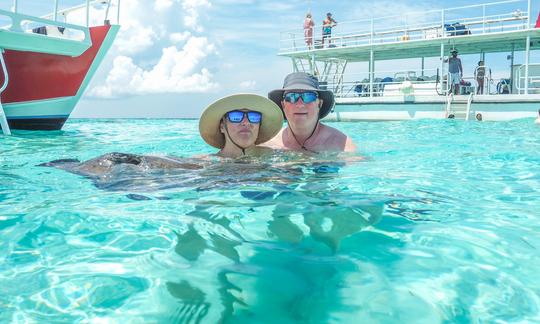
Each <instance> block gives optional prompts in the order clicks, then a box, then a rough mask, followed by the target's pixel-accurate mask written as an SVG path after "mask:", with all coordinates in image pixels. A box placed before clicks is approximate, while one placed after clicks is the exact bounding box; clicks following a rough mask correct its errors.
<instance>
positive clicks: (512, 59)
mask: <svg viewBox="0 0 540 324" xmlns="http://www.w3.org/2000/svg"><path fill="white" fill-rule="evenodd" d="M515 47H516V44H514V43H512V54H511V56H510V93H513V92H514V82H516V80H515V78H514V52H515ZM518 84H519V80H518Z"/></svg>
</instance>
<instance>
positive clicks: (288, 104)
mask: <svg viewBox="0 0 540 324" xmlns="http://www.w3.org/2000/svg"><path fill="white" fill-rule="evenodd" d="M268 98H270V100H272V101H273V102H275V103H276V104H277V105H278V106H279V107H281V109H282V111H283V114H284V115H285V118H286V119H287V123H288V125H287V127H285V128H284V129H282V130H281V132H279V134H278V135H277V136H276V137H274V138H273V139H272V140H271V141H270V142H269V143H267V144H266V145H268V146H270V147H274V148H282V149H288V150H304V151H310V152H322V151H345V152H352V151H354V150H355V149H356V147H355V145H354V144H353V142H352V140H351V138H350V137H348V136H347V135H345V134H343V133H342V132H340V131H338V130H337V129H335V128H332V127H330V126H326V125H324V124H322V123H321V122H320V119H322V118H324V117H325V116H326V115H328V114H329V113H330V110H331V109H332V108H333V107H334V94H333V93H332V91H328V90H322V89H321V88H320V87H319V80H318V79H317V78H316V77H314V76H312V75H310V74H307V73H304V72H295V73H291V74H289V75H287V76H286V77H285V81H284V82H283V88H282V89H278V90H274V91H271V92H270V93H269V94H268Z"/></svg>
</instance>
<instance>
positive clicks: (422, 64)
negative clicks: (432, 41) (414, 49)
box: [422, 56, 424, 76]
mask: <svg viewBox="0 0 540 324" xmlns="http://www.w3.org/2000/svg"><path fill="white" fill-rule="evenodd" d="M422 76H424V57H423V56H422Z"/></svg>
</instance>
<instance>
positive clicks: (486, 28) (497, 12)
mask: <svg viewBox="0 0 540 324" xmlns="http://www.w3.org/2000/svg"><path fill="white" fill-rule="evenodd" d="M509 8H511V9H509ZM530 25H531V22H530V15H529V8H528V2H527V1H526V0H510V1H501V2H493V3H486V4H479V5H472V6H466V7H458V8H447V9H442V10H432V11H426V12H413V13H406V14H403V15H400V16H390V17H379V18H371V19H363V20H357V21H350V22H344V23H339V24H338V25H337V26H335V27H334V28H332V35H331V38H330V39H329V40H328V39H327V40H323V39H322V38H321V36H313V37H312V39H311V43H312V46H310V47H309V48H308V47H307V46H306V44H307V43H308V42H307V39H305V38H304V31H303V29H295V30H288V31H285V32H282V33H281V36H280V49H279V52H280V53H282V54H283V53H291V52H297V51H307V50H318V49H323V48H331V47H346V46H361V45H371V44H384V43H396V42H407V41H411V40H427V39H437V38H447V37H458V36H464V35H470V34H473V35H478V34H490V33H498V32H509V31H517V30H525V29H528V28H529V26H530ZM317 30H318V27H317V26H316V28H314V34H317ZM323 42H326V44H323Z"/></svg>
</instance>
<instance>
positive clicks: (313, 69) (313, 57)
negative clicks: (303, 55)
mask: <svg viewBox="0 0 540 324" xmlns="http://www.w3.org/2000/svg"><path fill="white" fill-rule="evenodd" d="M310 68H311V75H315V54H311V61H310Z"/></svg>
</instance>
